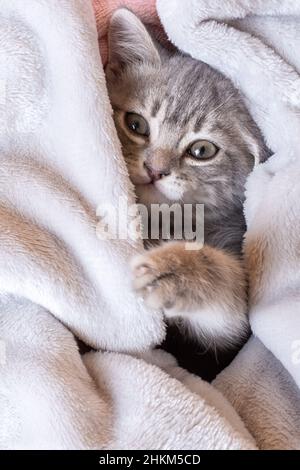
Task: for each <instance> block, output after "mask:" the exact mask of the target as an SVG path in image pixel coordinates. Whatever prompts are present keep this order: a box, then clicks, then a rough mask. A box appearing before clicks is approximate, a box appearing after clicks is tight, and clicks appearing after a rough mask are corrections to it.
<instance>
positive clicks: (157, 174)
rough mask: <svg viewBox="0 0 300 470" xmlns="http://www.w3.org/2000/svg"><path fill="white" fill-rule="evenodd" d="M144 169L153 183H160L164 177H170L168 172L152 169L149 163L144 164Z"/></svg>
mask: <svg viewBox="0 0 300 470" xmlns="http://www.w3.org/2000/svg"><path fill="white" fill-rule="evenodd" d="M144 167H145V168H146V170H147V173H148V175H149V176H150V178H151V180H152V181H158V180H160V179H161V178H163V177H164V176H168V175H169V174H170V172H169V171H167V170H158V169H156V168H152V167H150V166H149V165H147V163H144Z"/></svg>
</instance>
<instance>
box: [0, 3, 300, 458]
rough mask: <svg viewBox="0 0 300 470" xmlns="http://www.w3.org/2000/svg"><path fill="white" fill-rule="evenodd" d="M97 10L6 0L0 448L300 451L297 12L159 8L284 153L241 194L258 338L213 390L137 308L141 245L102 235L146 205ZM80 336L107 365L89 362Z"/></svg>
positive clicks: (1, 73) (0, 105) (0, 165)
mask: <svg viewBox="0 0 300 470" xmlns="http://www.w3.org/2000/svg"><path fill="white" fill-rule="evenodd" d="M142 3H143V2H140V6H141V8H142ZM150 3H151V2H150ZM183 3H184V5H185V8H184V9H183V8H182V4H183ZM94 4H95V5H96V7H98V8H99V5H100V7H101V8H103V11H106V13H107V8H106V6H107V5H106V4H107V2H105V1H103V3H102V4H101V1H100V2H97V1H95V2H94ZM148 5H149V2H148ZM116 6H118V2H116ZM144 6H145V8H147V6H146V4H144ZM221 10H222V14H221V15H220V11H221ZM99 11H100V10H99V9H97V11H96V15H94V12H93V8H92V3H91V1H90V0H51V1H49V0H27V2H26V8H24V2H23V1H22V0H2V1H1V2H0V17H1V21H0V84H1V87H0V95H1V101H0V122H1V132H0V416H1V420H0V448H1V449H103V448H106V449H115V448H121V449H132V448H140V449H142V448H144V449H256V448H300V431H299V429H300V427H299V419H300V393H299V388H298V387H299V365H297V364H299V361H298V358H299V356H300V354H299V355H298V354H297V352H298V349H297V348H299V339H298V337H299V335H300V329H299V326H300V325H299V315H297V310H298V280H299V275H298V270H297V261H298V259H297V247H298V233H299V230H298V225H299V220H300V219H299V215H300V214H299V208H298V207H297V200H298V191H299V190H298V184H297V183H298V179H299V178H298V174H299V163H298V158H297V155H298V152H299V150H298V149H299V145H298V144H299V135H300V133H297V132H298V129H299V126H300V124H299V96H300V95H299V73H298V71H299V69H300V64H299V63H298V62H297V61H298V58H297V57H296V54H293V53H292V51H291V48H290V47H287V46H288V45H290V44H293V45H294V46H295V47H294V50H296V47H297V44H299V41H300V38H299V28H297V25H298V24H299V23H298V20H299V16H298V15H299V13H300V7H299V4H298V2H289V1H283V2H280V4H279V2H277V1H276V0H273V1H271V0H269V1H268V2H261V1H259V0H256V1H253V2H251V6H250V5H249V2H246V1H245V2H243V1H241V2H239V3H238V4H237V2H234V1H230V0H227V1H225V2H222V8H221V9H220V2H217V1H215V2H210V6H209V8H208V7H207V2H204V1H203V2H202V1H197V2H195V1H192V0H188V1H187V2H179V1H176V0H170V1H168V2H163V1H161V0H160V1H158V4H157V11H158V14H159V17H160V20H161V22H162V24H163V26H164V28H165V30H166V32H167V34H168V36H169V39H170V40H171V41H172V42H174V44H175V45H176V46H178V47H179V48H180V49H182V50H183V51H184V52H186V53H189V54H191V55H193V56H194V57H196V58H198V59H201V60H205V61H206V62H208V63H211V65H213V66H215V67H217V68H219V69H220V70H221V71H222V72H223V73H225V74H227V75H228V76H229V77H230V78H231V79H232V80H233V81H234V82H235V84H236V85H237V86H238V87H239V88H240V89H241V90H242V92H243V93H244V95H245V97H246V100H247V102H248V105H249V108H250V110H251V112H252V113H253V116H254V117H255V119H257V122H258V123H259V125H260V126H261V128H262V131H263V133H264V135H265V137H266V140H267V141H268V143H269V145H270V146H271V148H272V149H273V150H274V157H272V159H271V160H270V161H269V162H268V163H267V164H266V165H263V166H261V167H258V168H257V169H256V170H255V171H254V173H253V175H252V176H251V179H250V181H249V184H248V190H247V191H248V192H247V204H246V216H247V222H248V227H249V229H248V233H247V237H246V244H245V254H246V258H247V263H248V266H249V270H250V272H251V273H253V275H252V276H251V277H250V284H251V285H250V288H251V289H250V290H251V311H250V320H251V324H252V328H253V331H254V333H255V335H256V336H258V337H259V339H254V338H252V339H251V340H250V341H249V342H248V344H247V345H246V346H245V348H244V349H243V350H242V351H241V353H240V354H239V355H238V357H237V358H236V360H235V361H234V362H233V363H232V364H231V365H230V366H229V368H227V369H226V370H225V371H223V372H222V374H221V375H220V376H219V377H218V378H217V379H216V381H215V383H214V384H213V385H209V384H207V383H205V382H203V381H202V380H201V379H200V378H198V377H194V376H192V375H191V374H189V373H188V372H186V371H185V370H183V369H180V368H179V367H178V366H177V364H176V361H175V360H174V359H173V358H172V357H171V356H170V355H168V354H166V353H163V352H161V351H159V350H155V351H153V350H152V347H153V346H154V345H157V344H159V343H160V342H161V341H162V339H163V338H164V334H165V327H164V322H163V317H162V314H161V312H156V311H150V310H147V309H146V308H145V307H144V306H143V304H142V303H140V302H139V301H138V300H137V299H136V298H135V296H134V295H133V293H132V291H131V286H130V277H129V272H128V262H129V259H130V258H131V257H132V256H133V255H134V254H136V253H138V252H141V251H142V250H143V247H142V243H141V241H140V240H138V239H132V238H130V237H129V238H126V239H118V238H116V239H110V238H108V239H101V238H99V236H97V224H98V223H99V220H100V219H99V214H101V211H99V206H100V207H103V206H106V207H107V206H108V205H110V206H111V207H117V206H118V203H119V200H120V198H122V199H126V200H128V202H129V203H130V202H134V191H133V188H132V185H131V184H130V181H129V179H128V175H127V171H126V167H125V163H124V161H123V158H122V154H121V149H120V144H119V142H118V139H117V134H116V130H115V128H114V124H113V120H112V109H111V106H110V103H109V99H108V95H107V91H106V85H105V78H104V72H103V66H102V61H101V58H100V54H99V47H98V36H99V37H100V38H101V37H102V33H101V30H103V35H105V29H106V27H107V25H106V23H105V21H104V20H103V21H102V23H101V18H102V16H101V14H99ZM149 11H150V7H149ZM153 12H154V9H153V4H152V3H151V12H149V14H148V16H149V17H151V18H152V17H153V18H156V16H155V15H156V14H155V13H153ZM152 15H153V16H152ZM270 15H271V17H270ZM146 16H147V15H146ZM95 18H96V19H97V22H98V26H99V30H98V31H97V29H96V21H95ZM153 23H155V24H157V23H156V19H154V20H153ZM278 27H280V28H281V29H280V31H281V32H282V34H281V35H279V36H278V37H277V36H276V34H275V33H274V31H275V29H276V28H278ZM183 32H185V34H183ZM278 38H279V39H282V41H281V42H279V41H278ZM220 44H222V47H221V48H220V47H219V46H220ZM294 55H295V57H294ZM252 67H255V68H254V69H253V68H252ZM246 68H247V69H248V72H249V73H248V74H247V73H246V71H245V70H246ZM274 96H276V100H275V99H274ZM273 199H274V200H275V203H274V204H273V205H272V203H271V202H272V200H273ZM298 206H299V205H298ZM97 208H98V210H97ZM266 213H267V216H266ZM97 214H98V215H97ZM279 221H280V223H279ZM287 232H288V236H287ZM74 335H76V336H77V337H78V338H80V339H82V340H83V341H85V342H86V343H87V344H89V345H90V346H93V347H94V348H95V349H97V350H98V351H97V352H91V353H88V354H85V355H84V356H80V354H79V352H78V347H77V344H76V341H75V338H74ZM297 335H298V337H297ZM299 349H300V348H299ZM297 361H298V362H297ZM249 377H251V380H249ZM260 392H261V393H260ZM270 397H272V399H271V400H270ZM275 407H276V408H277V409H276V413H274V409H275ZM266 423H267V425H266Z"/></svg>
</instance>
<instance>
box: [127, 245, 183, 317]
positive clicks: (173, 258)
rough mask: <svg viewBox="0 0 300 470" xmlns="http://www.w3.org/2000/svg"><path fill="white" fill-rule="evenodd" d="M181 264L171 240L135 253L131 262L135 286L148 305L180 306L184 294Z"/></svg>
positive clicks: (159, 306) (168, 307) (161, 307)
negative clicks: (167, 243) (137, 254)
mask: <svg viewBox="0 0 300 470" xmlns="http://www.w3.org/2000/svg"><path fill="white" fill-rule="evenodd" d="M180 267H181V262H180V255H179V253H178V249H177V250H176V252H174V250H173V247H172V244H170V245H169V247H167V248H166V247H165V246H163V247H160V248H155V249H153V250H150V251H149V252H147V253H146V254H144V255H140V256H137V257H135V258H134V259H133V260H132V263H131V268H132V275H133V287H134V290H135V291H136V293H137V294H138V295H139V296H141V297H142V298H143V299H144V301H145V302H146V304H147V305H148V306H149V307H152V308H160V309H176V310H177V309H180V307H181V305H182V301H183V298H184V295H183V292H182V282H181V281H180V276H181V275H184V273H183V272H182V269H180ZM181 280H182V279H181Z"/></svg>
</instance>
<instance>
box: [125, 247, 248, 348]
mask: <svg viewBox="0 0 300 470" xmlns="http://www.w3.org/2000/svg"><path fill="white" fill-rule="evenodd" d="M132 271H133V284H134V289H135V290H136V292H137V293H138V294H139V295H141V296H142V297H143V298H144V300H145V302H146V303H147V305H148V306H150V307H153V308H162V309H164V312H165V315H166V316H167V317H181V318H183V319H185V320H186V321H185V324H186V326H187V331H188V332H189V333H190V334H192V335H194V336H196V337H197V336H201V337H202V338H201V339H202V340H203V339H204V340H206V341H207V342H208V343H210V342H211V341H212V342H213V343H214V344H217V345H219V346H227V345H228V346H230V345H231V344H236V343H239V342H240V341H241V339H242V338H243V337H244V336H246V334H247V332H248V319H247V304H246V281H245V272H244V269H243V266H242V263H241V261H240V260H238V259H237V258H236V257H234V256H233V255H231V254H229V253H226V252H225V251H223V250H219V249H216V248H212V247H210V246H208V245H204V247H203V248H202V249H200V250H187V249H186V244H185V242H169V243H166V244H164V245H162V246H160V247H158V248H154V249H152V250H150V251H149V252H147V253H146V254H144V255H140V256H138V257H136V258H134V259H133V261H132Z"/></svg>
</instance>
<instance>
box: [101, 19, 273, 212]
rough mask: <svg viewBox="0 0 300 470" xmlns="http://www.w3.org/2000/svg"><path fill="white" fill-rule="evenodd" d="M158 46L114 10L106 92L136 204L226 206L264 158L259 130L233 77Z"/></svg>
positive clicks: (239, 195) (138, 24)
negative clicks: (256, 163)
mask: <svg viewBox="0 0 300 470" xmlns="http://www.w3.org/2000/svg"><path fill="white" fill-rule="evenodd" d="M158 47H159V46H157V45H155V44H154V42H153V41H152V39H151V37H150V36H149V34H148V32H147V31H146V29H145V28H144V26H143V25H142V23H141V22H140V21H139V20H138V19H137V18H136V17H135V16H134V15H133V14H131V13H130V12H128V11H126V10H121V11H119V12H117V13H116V14H115V15H114V17H113V20H112V24H111V28H110V49H111V55H110V61H109V65H108V67H107V70H106V75H107V82H108V90H109V95H110V99H111V102H112V106H113V109H114V117H115V123H116V127H117V131H118V135H119V138H120V140H121V143H122V148H123V154H124V157H125V160H126V163H127V166H128V171H129V175H130V178H131V180H132V182H133V183H134V185H135V187H136V192H137V195H138V198H139V202H143V203H155V202H163V201H180V202H186V203H196V202H197V203H204V204H205V207H206V210H207V209H208V210H210V209H211V210H213V209H215V208H218V209H221V210H222V208H226V210H228V206H229V205H231V206H234V204H236V202H237V201H238V203H239V204H240V203H241V201H242V200H243V192H244V184H245V180H246V177H247V176H248V174H249V172H250V171H251V169H252V168H253V166H254V164H255V160H256V161H259V160H261V159H263V158H264V152H265V147H264V145H263V142H262V139H261V136H260V133H259V131H258V129H257V127H256V125H255V124H254V122H253V120H252V119H251V117H250V115H249V113H248V111H247V110H246V108H245V105H244V104H243V101H242V99H241V97H240V95H239V93H238V92H237V91H236V90H235V88H234V87H233V85H232V84H231V82H230V81H228V80H227V79H225V78H224V77H223V76H222V75H220V74H219V73H218V72H216V71H214V70H213V69H212V68H210V67H209V66H207V65H206V64H203V63H201V62H199V61H196V60H193V59H191V58H189V57H185V56H182V55H181V54H178V53H176V54H170V53H167V52H166V51H162V50H160V49H158Z"/></svg>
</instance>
